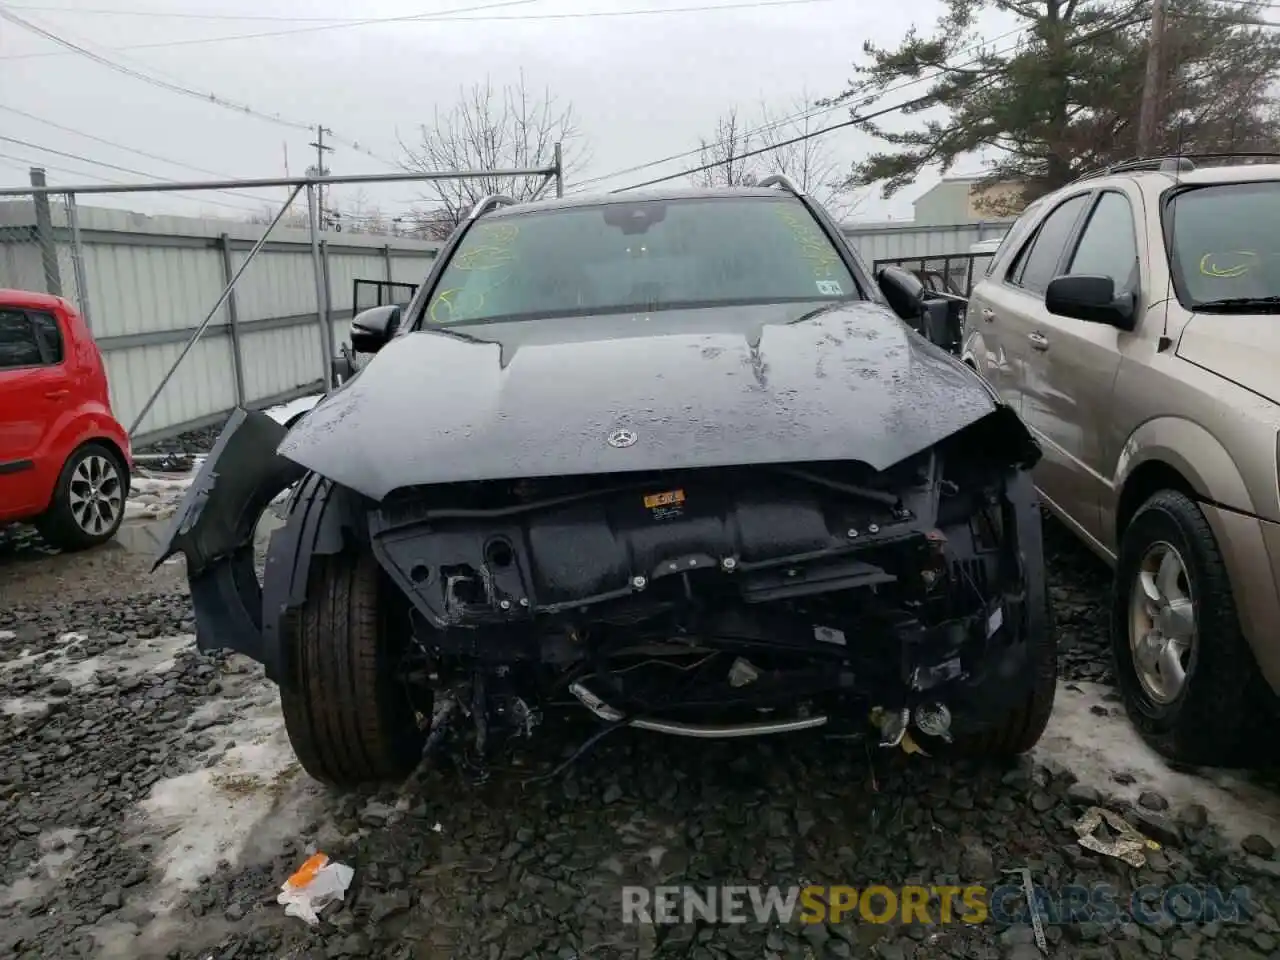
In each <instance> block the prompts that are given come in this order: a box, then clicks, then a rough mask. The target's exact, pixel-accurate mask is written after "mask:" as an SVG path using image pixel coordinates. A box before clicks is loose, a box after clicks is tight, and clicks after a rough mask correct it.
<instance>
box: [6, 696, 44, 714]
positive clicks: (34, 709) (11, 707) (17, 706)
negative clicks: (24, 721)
mask: <svg viewBox="0 0 1280 960" xmlns="http://www.w3.org/2000/svg"><path fill="white" fill-rule="evenodd" d="M48 706H49V701H48V700H42V699H29V698H26V697H13V698H11V699H8V700H0V713H2V714H4V715H5V716H6V717H19V718H21V717H32V716H36V715H37V714H41V713H44V712H45V709H46V708H47V707H48Z"/></svg>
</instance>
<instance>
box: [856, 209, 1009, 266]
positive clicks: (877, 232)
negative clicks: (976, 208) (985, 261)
mask: <svg viewBox="0 0 1280 960" xmlns="http://www.w3.org/2000/svg"><path fill="white" fill-rule="evenodd" d="M1011 226H1013V220H1012V219H1010V220H982V221H979V222H977V223H956V224H947V225H944V226H927V225H924V224H917V223H911V222H909V221H908V222H902V223H845V224H842V225H841V229H842V230H843V231H844V235H845V236H846V237H848V238H849V239H850V240H852V241H853V242H854V244H856V245H857V247H858V252H859V253H861V254H862V256H863V258H864V259H865V260H866V261H867V262H868V263H874V262H875V261H876V260H892V259H896V258H898V257H940V256H945V255H946V254H949V253H968V252H969V248H970V247H971V246H973V244H975V243H977V242H978V241H979V240H994V239H996V238H997V237H1002V236H1004V234H1005V233H1006V232H1007V231H1008V229H1009V228H1010V227H1011Z"/></svg>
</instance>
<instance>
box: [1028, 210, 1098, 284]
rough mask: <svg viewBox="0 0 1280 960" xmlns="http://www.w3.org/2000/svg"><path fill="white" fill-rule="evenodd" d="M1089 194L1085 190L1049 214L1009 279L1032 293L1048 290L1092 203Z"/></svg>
mask: <svg viewBox="0 0 1280 960" xmlns="http://www.w3.org/2000/svg"><path fill="white" fill-rule="evenodd" d="M1088 203H1089V194H1087V193H1082V194H1081V195H1080V196H1078V197H1072V198H1071V199H1070V200H1068V201H1067V202H1066V203H1064V204H1062V205H1060V206H1059V207H1058V208H1057V209H1055V210H1054V211H1053V213H1051V214H1049V216H1048V217H1046V218H1045V221H1044V223H1042V224H1041V225H1040V229H1039V230H1038V231H1037V232H1036V235H1035V238H1034V239H1033V240H1032V241H1031V246H1030V247H1029V248H1028V249H1027V250H1025V251H1023V254H1022V256H1021V257H1019V259H1018V261H1017V262H1016V263H1014V265H1013V269H1012V270H1011V271H1010V272H1009V281H1010V282H1011V283H1014V284H1016V285H1017V286H1020V287H1024V288H1025V289H1026V290H1027V291H1029V292H1030V293H1044V291H1045V288H1047V287H1048V286H1049V281H1050V280H1052V279H1053V278H1054V277H1055V276H1056V275H1057V273H1058V264H1059V263H1061V262H1062V254H1063V253H1064V252H1065V251H1066V249H1067V241H1068V240H1070V239H1071V231H1072V230H1074V229H1075V225H1076V221H1077V220H1079V219H1080V214H1082V213H1083V212H1084V208H1085V207H1086V206H1088Z"/></svg>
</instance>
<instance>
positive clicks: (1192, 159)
mask: <svg viewBox="0 0 1280 960" xmlns="http://www.w3.org/2000/svg"><path fill="white" fill-rule="evenodd" d="M1259 160H1265V161H1268V162H1271V163H1275V162H1278V161H1280V153H1276V152H1274V151H1269V150H1261V151H1246V152H1243V153H1179V154H1163V155H1160V156H1151V157H1132V158H1130V159H1128V160H1119V161H1117V162H1115V163H1111V164H1107V165H1106V166H1105V167H1098V168H1097V169H1096V170H1090V171H1088V172H1087V173H1082V174H1081V175H1080V176H1078V177H1076V179H1075V180H1074V181H1072V182H1073V183H1079V182H1080V181H1082V180H1093V179H1096V178H1098V177H1109V176H1111V175H1112V174H1115V173H1140V172H1150V171H1159V172H1163V173H1186V172H1188V171H1190V170H1195V169H1198V167H1199V166H1200V165H1207V164H1211V163H1217V162H1225V163H1227V164H1235V163H1240V162H1242V161H1243V162H1249V161H1259Z"/></svg>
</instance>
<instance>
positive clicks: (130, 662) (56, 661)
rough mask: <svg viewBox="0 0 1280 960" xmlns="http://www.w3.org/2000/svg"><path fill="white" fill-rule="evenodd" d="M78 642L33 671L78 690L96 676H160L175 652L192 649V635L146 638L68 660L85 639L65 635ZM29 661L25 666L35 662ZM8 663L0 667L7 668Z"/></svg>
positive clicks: (78, 636) (49, 658)
mask: <svg viewBox="0 0 1280 960" xmlns="http://www.w3.org/2000/svg"><path fill="white" fill-rule="evenodd" d="M67 636H75V637H77V638H78V639H77V640H75V641H73V642H71V643H68V644H64V645H63V647H62V648H61V649H59V650H56V651H54V652H53V653H52V655H51V656H49V655H46V656H45V657H44V659H42V660H40V661H39V666H38V667H37V671H38V672H39V673H40V675H41V676H44V677H47V678H49V679H50V680H66V681H68V682H69V683H70V684H71V686H73V687H76V688H79V687H83V686H85V685H87V684H89V683H92V682H94V680H95V679H96V677H97V676H98V674H100V673H101V674H107V675H110V676H113V677H117V678H123V677H130V676H138V675H139V674H143V673H163V672H164V671H166V670H168V669H170V668H171V667H172V666H173V663H174V658H175V657H177V655H178V653H179V651H181V650H186V649H189V648H191V647H193V646H194V645H195V635H194V634H189V633H187V634H177V635H175V636H169V637H150V638H147V639H143V640H139V641H137V642H136V643H127V644H126V643H122V644H120V645H119V646H116V647H110V648H108V649H107V650H106V651H105V652H104V653H101V654H98V655H97V656H92V657H79V658H74V659H73V658H72V657H70V656H69V654H70V653H71V652H72V651H73V650H75V649H76V648H77V647H79V645H80V643H81V642H82V641H83V640H84V639H86V638H84V636H83V635H81V634H65V635H64V637H67ZM60 639H61V638H60ZM35 659H36V658H35V657H32V658H29V660H28V661H27V662H31V660H35ZM15 662H16V661H13V660H11V661H9V663H7V664H4V665H3V666H6V667H8V666H11V665H12V664H14V663H15Z"/></svg>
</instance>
